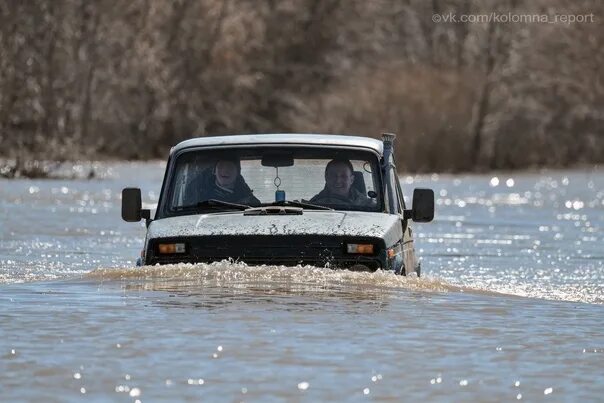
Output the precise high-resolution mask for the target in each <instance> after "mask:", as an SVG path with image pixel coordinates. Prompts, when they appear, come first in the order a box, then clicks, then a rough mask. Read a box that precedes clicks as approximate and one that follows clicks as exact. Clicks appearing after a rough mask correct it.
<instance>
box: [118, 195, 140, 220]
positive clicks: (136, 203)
mask: <svg viewBox="0 0 604 403" xmlns="http://www.w3.org/2000/svg"><path fill="white" fill-rule="evenodd" d="M141 206H142V203H141V190H140V189H139V188H124V189H123V190H122V219H123V220H124V221H128V222H137V221H140V220H141V218H142V212H141Z"/></svg>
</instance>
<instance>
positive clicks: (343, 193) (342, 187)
mask: <svg viewBox="0 0 604 403" xmlns="http://www.w3.org/2000/svg"><path fill="white" fill-rule="evenodd" d="M353 172H354V169H353V167H352V163H351V162H350V161H349V160H347V159H339V158H336V159H333V160H331V161H329V163H328V164H327V166H326V167H325V187H324V188H323V190H321V192H319V193H318V194H317V195H315V196H314V197H313V198H312V199H310V202H311V203H315V204H348V205H352V206H363V207H367V206H372V205H373V201H372V200H371V199H369V198H368V197H367V196H365V195H364V194H363V193H361V192H359V191H358V190H357V189H355V188H353V187H352V184H353V182H354V173H353Z"/></svg>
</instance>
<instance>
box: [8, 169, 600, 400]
mask: <svg viewBox="0 0 604 403" xmlns="http://www.w3.org/2000/svg"><path fill="white" fill-rule="evenodd" d="M75 169H86V168H81V167H80V168H78V167H76V168H75ZM96 170H97V172H99V173H100V175H99V177H98V178H96V179H94V180H90V181H88V180H73V181H60V180H13V181H7V180H0V214H1V215H0V401H35V400H44V401H81V400H86V401H130V402H134V401H136V400H140V401H174V400H180V401H200V400H206V401H207V400H209V401H258V402H260V401H262V402H264V401H326V400H336V401H341V400H344V401H370V400H392V401H417V400H420V399H428V400H431V401H468V400H478V401H511V400H528V401H600V400H601V399H602V396H604V331H603V327H602V323H603V322H604V246H603V245H604V235H603V227H604V171H602V170H581V171H579V170H575V171H551V172H543V173H522V174H519V173H514V174H501V173H497V174H489V175H471V176H444V175H440V176H439V175H432V176H417V177H415V176H404V175H403V176H401V177H400V179H401V183H402V185H403V188H404V190H405V192H406V193H407V196H409V195H410V194H411V192H412V189H413V187H431V188H433V189H434V190H435V192H436V197H437V215H436V219H435V221H434V222H433V223H431V224H422V225H415V228H414V229H415V234H416V237H417V239H416V244H417V246H416V248H417V251H418V253H419V255H420V256H421V257H422V270H423V274H424V275H423V277H422V278H420V279H417V278H404V277H396V276H394V275H392V274H390V273H381V272H378V273H373V274H371V273H353V272H347V271H332V270H329V269H325V268H318V267H295V268H286V267H279V266H247V265H245V264H241V263H229V262H218V263H214V264H209V265H174V266H161V267H160V266H156V267H145V268H142V269H140V268H138V269H137V268H134V267H133V264H134V260H135V258H136V256H137V255H138V253H139V251H140V247H141V245H142V241H143V236H144V226H143V225H142V224H140V225H139V224H127V223H124V222H122V221H121V220H120V218H119V210H120V200H119V197H120V190H121V188H122V187H124V186H127V185H139V186H140V187H141V188H142V189H143V195H144V196H143V198H144V200H145V202H147V203H149V205H153V204H154V203H155V202H156V201H157V198H158V193H159V189H160V186H161V177H162V175H163V164H162V163H146V164H110V165H98V166H97V167H96Z"/></svg>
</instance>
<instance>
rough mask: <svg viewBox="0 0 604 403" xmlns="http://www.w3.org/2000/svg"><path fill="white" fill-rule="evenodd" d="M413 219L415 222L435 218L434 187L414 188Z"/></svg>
mask: <svg viewBox="0 0 604 403" xmlns="http://www.w3.org/2000/svg"><path fill="white" fill-rule="evenodd" d="M411 219H412V220H413V221H415V222H430V221H432V220H433V219H434V191H433V190H432V189H415V190H413V205H412V210H411Z"/></svg>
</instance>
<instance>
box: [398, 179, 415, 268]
mask: <svg viewBox="0 0 604 403" xmlns="http://www.w3.org/2000/svg"><path fill="white" fill-rule="evenodd" d="M396 178H397V180H396V194H397V198H398V201H399V216H400V218H401V225H402V226H403V239H402V245H403V263H404V265H405V275H409V274H411V273H416V274H417V275H419V267H418V264H417V258H416V255H415V246H414V244H413V231H412V230H411V226H410V225H409V221H408V220H407V219H405V217H404V213H403V212H404V211H405V198H404V197H403V191H402V189H401V184H400V182H399V180H398V176H397V177H396Z"/></svg>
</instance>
